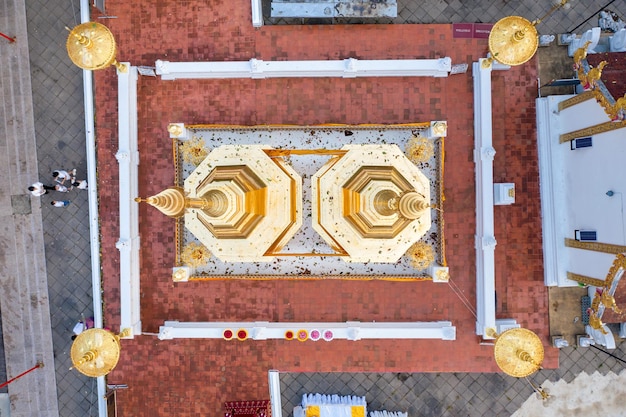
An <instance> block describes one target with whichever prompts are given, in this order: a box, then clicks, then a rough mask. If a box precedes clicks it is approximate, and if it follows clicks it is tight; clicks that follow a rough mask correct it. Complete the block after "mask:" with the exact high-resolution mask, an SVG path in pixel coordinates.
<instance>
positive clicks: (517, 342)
mask: <svg viewBox="0 0 626 417" xmlns="http://www.w3.org/2000/svg"><path fill="white" fill-rule="evenodd" d="M493 353H494V357H495V359H496V363H497V364H498V367H499V368H500V369H501V370H502V372H504V373H505V374H507V375H510V376H513V377H516V378H522V377H527V376H529V375H530V374H532V373H534V372H536V371H538V370H539V369H541V363H542V362H543V355H544V351H543V344H542V343H541V339H539V337H538V336H537V335H536V334H535V333H533V332H532V331H530V330H528V329H523V328H516V329H509V330H506V331H505V332H503V333H501V334H499V335H497V337H496V342H495V346H494V352H493Z"/></svg>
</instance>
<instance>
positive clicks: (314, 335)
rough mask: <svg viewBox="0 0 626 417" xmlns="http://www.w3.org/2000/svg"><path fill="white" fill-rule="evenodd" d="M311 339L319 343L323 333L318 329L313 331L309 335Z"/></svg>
mask: <svg viewBox="0 0 626 417" xmlns="http://www.w3.org/2000/svg"><path fill="white" fill-rule="evenodd" d="M309 338H311V340H312V341H314V342H317V341H318V340H320V339H321V338H322V332H320V331H319V330H317V329H313V330H311V332H310V333H309Z"/></svg>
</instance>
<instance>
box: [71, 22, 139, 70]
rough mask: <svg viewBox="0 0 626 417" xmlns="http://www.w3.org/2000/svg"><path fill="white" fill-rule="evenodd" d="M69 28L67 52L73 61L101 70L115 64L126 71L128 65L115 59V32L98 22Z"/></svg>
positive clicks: (79, 65)
mask: <svg viewBox="0 0 626 417" xmlns="http://www.w3.org/2000/svg"><path fill="white" fill-rule="evenodd" d="M66 29H67V30H69V32H70V34H69V36H68V37H67V43H66V47H67V54H68V55H69V57H70V59H71V60H72V62H73V63H74V64H75V65H76V66H78V67H80V68H82V69H85V70H99V69H103V68H106V67H108V66H111V65H114V66H115V67H116V68H117V70H118V71H119V72H126V71H128V68H127V67H126V65H123V64H120V63H119V62H117V60H116V59H115V54H116V53H117V45H116V43H115V38H114V37H113V33H111V31H110V30H109V28H107V27H106V26H104V25H103V24H102V23H98V22H85V23H82V24H80V25H78V26H76V27H74V29H70V28H68V27H66Z"/></svg>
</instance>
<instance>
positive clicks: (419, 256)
mask: <svg viewBox="0 0 626 417" xmlns="http://www.w3.org/2000/svg"><path fill="white" fill-rule="evenodd" d="M407 256H408V257H409V260H410V261H411V266H412V267H413V268H415V269H418V270H423V269H426V268H428V266H429V265H430V264H432V263H433V262H434V261H435V252H434V251H433V248H432V246H430V245H429V244H428V243H426V242H417V243H414V244H413V246H411V247H410V248H409V250H408V251H407Z"/></svg>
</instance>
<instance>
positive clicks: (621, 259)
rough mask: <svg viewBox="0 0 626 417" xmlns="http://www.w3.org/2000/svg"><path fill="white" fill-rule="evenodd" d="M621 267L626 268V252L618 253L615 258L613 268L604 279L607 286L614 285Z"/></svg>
mask: <svg viewBox="0 0 626 417" xmlns="http://www.w3.org/2000/svg"><path fill="white" fill-rule="evenodd" d="M624 252H626V251H624ZM620 269H626V254H624V253H619V254H617V256H616V257H615V260H614V261H613V264H612V265H611V268H610V269H609V272H608V273H607V274H606V279H605V280H604V282H605V283H606V284H605V286H606V287H607V288H609V287H611V285H613V280H614V279H615V276H616V275H617V273H618V272H619V270H620Z"/></svg>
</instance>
